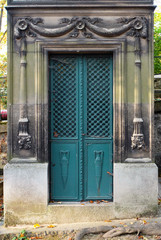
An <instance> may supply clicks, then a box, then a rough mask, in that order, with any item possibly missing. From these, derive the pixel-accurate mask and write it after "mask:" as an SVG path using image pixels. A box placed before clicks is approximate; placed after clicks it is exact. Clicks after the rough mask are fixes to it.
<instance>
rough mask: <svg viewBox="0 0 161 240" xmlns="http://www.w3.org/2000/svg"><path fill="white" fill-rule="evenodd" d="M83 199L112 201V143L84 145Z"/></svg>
mask: <svg viewBox="0 0 161 240" xmlns="http://www.w3.org/2000/svg"><path fill="white" fill-rule="evenodd" d="M85 153H86V154H85V156H86V159H85V199H86V200H90V199H93V200H97V199H98V200H99V199H108V200H111V199H112V176H111V175H109V174H108V173H107V172H110V173H112V142H111V141H94V140H93V141H86V143H85Z"/></svg>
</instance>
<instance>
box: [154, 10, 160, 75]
mask: <svg viewBox="0 0 161 240" xmlns="http://www.w3.org/2000/svg"><path fill="white" fill-rule="evenodd" d="M154 74H161V13H155V14H154Z"/></svg>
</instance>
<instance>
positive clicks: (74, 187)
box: [50, 54, 113, 201]
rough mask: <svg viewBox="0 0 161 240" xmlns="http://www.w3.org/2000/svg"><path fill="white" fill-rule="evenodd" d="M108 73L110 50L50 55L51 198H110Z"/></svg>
mask: <svg viewBox="0 0 161 240" xmlns="http://www.w3.org/2000/svg"><path fill="white" fill-rule="evenodd" d="M112 75H113V61H112V55H107V54H106V55H104V54H82V55H79V54H58V55H56V54H55V55H51V56H50V148H51V151H50V153H51V199H52V200H55V201H81V200H85V201H88V200H112V183H113V181H112V165H113V164H112V158H113V157H112V154H113V129H112V127H113V111H112V110H113V109H112V108H113V95H112V89H113V76H112Z"/></svg>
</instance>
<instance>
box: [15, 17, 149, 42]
mask: <svg viewBox="0 0 161 240" xmlns="http://www.w3.org/2000/svg"><path fill="white" fill-rule="evenodd" d="M117 22H118V24H119V25H120V24H121V26H118V27H116V28H106V27H104V26H103V25H104V24H103V20H102V19H100V18H93V19H91V18H87V17H83V18H78V17H76V18H72V19H68V18H63V19H61V20H60V26H58V27H56V28H47V27H44V26H43V24H42V23H43V20H42V19H41V18H36V19H33V18H30V17H26V18H21V19H18V21H17V23H16V24H15V27H14V36H15V37H16V39H22V38H24V37H27V36H29V37H36V36H37V34H39V35H40V36H44V37H59V36H63V35H65V34H67V33H69V32H70V35H69V36H70V37H74V38H76V37H78V36H79V34H80V32H82V34H83V35H84V37H86V38H93V34H92V33H95V34H97V35H99V36H103V37H115V36H119V35H121V34H123V33H125V32H127V31H129V32H128V35H130V36H134V37H142V38H147V36H148V24H147V19H146V18H145V17H133V18H120V19H118V20H117ZM40 24H41V25H40ZM61 25H63V26H61ZM89 31H90V32H89ZM91 32H92V33H91Z"/></svg>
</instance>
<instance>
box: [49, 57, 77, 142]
mask: <svg viewBox="0 0 161 240" xmlns="http://www.w3.org/2000/svg"><path fill="white" fill-rule="evenodd" d="M51 68H52V70H51V74H52V76H51V79H53V81H52V86H51V88H52V94H51V101H52V107H51V116H52V120H51V121H52V125H53V126H52V128H53V133H52V134H53V137H58V138H59V137H66V138H68V137H76V135H77V133H76V131H77V129H76V128H77V126H76V117H77V116H76V115H77V114H76V101H77V99H76V91H77V89H76V88H77V87H76V86H77V84H76V71H77V68H76V58H75V56H71V55H70V56H68V55H61V56H55V57H53V58H52V60H51Z"/></svg>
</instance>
